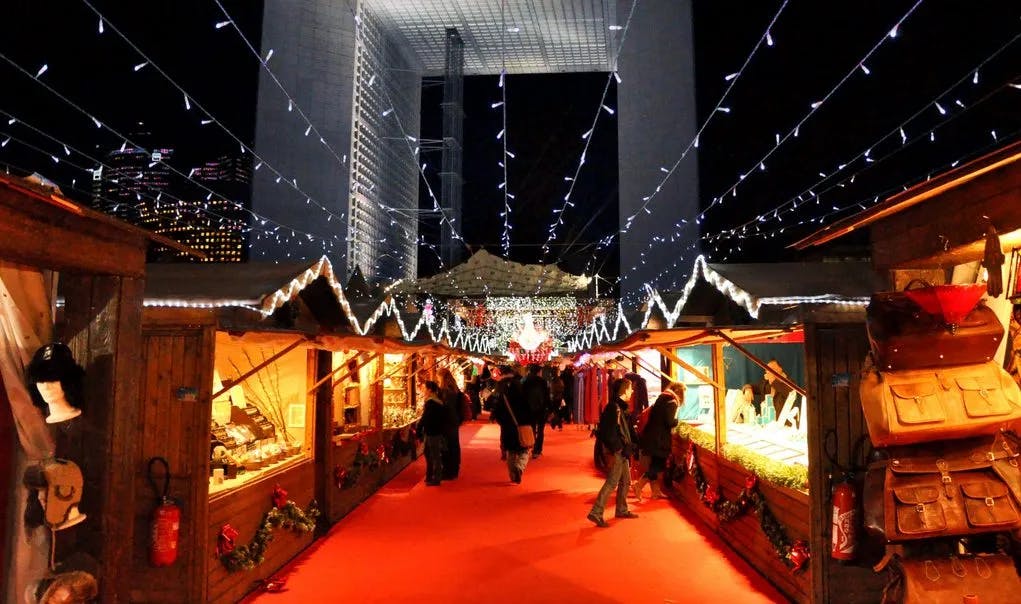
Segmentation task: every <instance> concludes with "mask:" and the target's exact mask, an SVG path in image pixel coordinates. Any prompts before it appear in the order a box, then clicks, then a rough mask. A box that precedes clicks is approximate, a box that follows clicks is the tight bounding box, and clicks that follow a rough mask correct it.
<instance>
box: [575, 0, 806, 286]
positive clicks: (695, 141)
mask: <svg viewBox="0 0 1021 604" xmlns="http://www.w3.org/2000/svg"><path fill="white" fill-rule="evenodd" d="M787 4H788V0H784V2H783V3H782V4H781V5H780V7H779V8H778V9H777V11H776V13H774V15H773V17H772V19H770V21H769V24H768V25H767V26H766V28H765V31H763V33H762V35H761V36H759V38H758V40H757V41H756V42H755V44H754V45H753V47H752V50H751V52H750V53H749V54H748V56H747V57H746V58H745V60H744V62H743V63H742V64H741V67H740V68H739V69H738V70H737V71H736V72H733V73H730V74H728V75H727V76H725V77H724V81H726V82H728V85H727V87H726V89H725V90H724V91H723V94H722V95H721V96H720V99H719V100H718V101H717V102H716V105H715V106H714V107H713V109H712V110H711V111H710V112H709V113H708V115H707V116H706V118H705V120H704V121H703V122H702V124H701V126H699V128H698V130H696V131H695V135H694V136H693V137H692V139H691V140H690V141H689V142H688V144H687V145H686V146H685V148H684V150H683V151H682V152H681V155H680V157H678V158H677V160H676V161H674V163H673V165H671V166H670V168H665V167H661V168H660V172H663V173H664V176H663V177H662V179H661V180H660V182H659V184H658V185H657V186H656V187H655V189H654V190H653V191H652V192H651V193H650V194H649V195H646V196H645V197H643V198H642V201H643V202H644V204H643V206H642V207H641V208H640V209H639V210H638V211H637V212H635V213H634V214H632V215H631V216H629V217H628V219H627V221H626V222H625V226H624V228H623V230H622V231H620V232H614V233H610V234H609V235H607V236H606V237H604V238H603V239H601V240H600V244H601V246H597V247H596V249H595V250H593V255H592V257H591V258H590V259H589V261H588V262H586V264H585V270H584V272H585V274H588V273H589V272H590V269H591V268H592V265H593V263H594V261H595V258H596V255H597V254H598V253H599V251H600V250H601V249H602V248H605V247H607V246H608V245H609V244H610V243H611V242H612V241H613V239H615V238H616V237H618V236H619V235H621V234H624V233H626V232H627V231H629V230H630V228H631V224H632V223H633V222H634V219H635V218H636V217H637V215H638V212H642V211H647V208H648V205H649V204H650V203H651V202H652V199H653V198H654V197H655V196H656V195H657V194H659V192H660V191H661V190H662V187H663V185H664V184H666V181H667V180H669V178H670V177H671V176H672V175H673V174H674V172H675V171H676V170H677V168H678V167H679V166H680V165H681V162H683V161H684V160H685V158H687V157H688V154H689V153H690V152H691V150H692V149H697V148H698V145H699V140H700V138H701V136H702V134H703V132H705V129H706V128H707V127H708V126H709V123H710V122H711V121H712V119H713V118H714V117H716V115H717V114H720V113H730V108H729V107H726V106H724V103H725V102H726V99H727V97H728V96H729V95H730V92H731V90H733V89H734V87H735V86H736V85H737V83H738V81H740V79H741V76H742V75H743V74H744V72H745V70H746V69H747V68H748V65H749V64H750V63H751V62H752V60H753V59H754V58H755V55H756V54H757V53H758V51H759V49H761V48H762V47H763V45H765V46H766V47H773V46H774V44H775V40H774V39H773V34H772V30H773V29H774V27H775V26H776V22H777V21H778V20H779V19H780V15H781V14H783V11H784V9H785V8H787ZM634 9H635V5H634V4H632V6H631V14H629V15H628V23H627V24H626V25H625V29H624V32H625V34H626V32H627V26H628V25H630V20H631V17H632V15H633V13H634ZM622 44H623V41H622ZM619 52H620V49H619V48H618V56H619ZM617 82H618V84H619V83H620V80H619V78H618V80H617ZM607 84H609V82H607ZM597 115H598V112H597ZM590 132H591V131H590ZM582 157H583V158H584V154H583V156H582ZM579 168H580V164H579ZM572 185H573V182H572ZM564 252H566V248H565V249H563V250H561V257H560V258H558V259H557V262H559V261H560V260H562V259H563V253H564Z"/></svg>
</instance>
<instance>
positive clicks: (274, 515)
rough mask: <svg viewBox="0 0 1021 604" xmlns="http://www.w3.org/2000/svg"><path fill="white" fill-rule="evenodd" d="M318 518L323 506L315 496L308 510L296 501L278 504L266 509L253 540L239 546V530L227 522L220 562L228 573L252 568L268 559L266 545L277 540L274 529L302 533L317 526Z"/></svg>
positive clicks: (220, 543) (219, 548) (219, 545)
mask: <svg viewBox="0 0 1021 604" xmlns="http://www.w3.org/2000/svg"><path fill="white" fill-rule="evenodd" d="M318 517H319V507H318V505H317V504H316V502H315V500H314V499H313V500H312V502H311V503H309V504H308V508H307V509H305V510H304V511H303V510H302V509H301V508H299V507H298V506H297V505H296V504H295V503H294V502H293V501H288V502H286V503H285V504H284V505H283V507H277V506H275V505H274V506H273V508H272V509H271V510H270V511H268V512H266V515H265V516H264V517H263V520H262V524H261V525H259V528H258V529H256V531H255V536H254V537H252V541H251V543H249V544H248V545H238V546H235V545H234V537H236V536H237V534H238V533H237V531H236V530H235V529H234V528H233V527H231V526H230V525H229V524H225V525H224V526H223V528H222V529H220V537H219V539H218V542H217V545H216V550H217V553H218V554H219V556H220V562H222V563H223V566H224V567H226V569H227V572H232V573H233V572H237V571H241V570H251V569H253V568H255V567H256V566H258V565H260V564H262V561H263V560H265V558H266V556H265V554H266V548H267V547H268V546H269V542H270V541H272V540H273V531H275V530H276V529H284V530H289V531H292V532H294V533H297V534H299V535H300V534H305V533H310V532H312V530H313V529H315V526H316V518H318Z"/></svg>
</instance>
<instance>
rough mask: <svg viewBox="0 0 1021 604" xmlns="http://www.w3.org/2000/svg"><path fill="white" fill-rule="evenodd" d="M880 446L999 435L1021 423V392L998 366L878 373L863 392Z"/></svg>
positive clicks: (869, 374) (870, 374)
mask: <svg viewBox="0 0 1021 604" xmlns="http://www.w3.org/2000/svg"><path fill="white" fill-rule="evenodd" d="M859 395H860V397H861V405H862V411H863V412H864V415H865V423H866V424H867V426H868V429H869V438H870V439H871V440H872V445H873V446H875V447H888V446H892V445H909V444H914V443H921V442H929V441H934V440H946V439H957V438H968V437H973V436H980V435H983V434H987V435H991V434H996V433H997V432H999V431H1000V430H1003V429H1007V430H1009V429H1013V428H1015V427H1016V426H1017V425H1018V424H1019V423H1021V390H1019V389H1018V385H1017V383H1015V382H1014V380H1013V379H1011V377H1010V374H1008V373H1007V372H1006V371H1004V370H1003V368H1002V367H1000V366H999V364H997V363H996V362H992V361H990V362H988V363H981V364H978V365H958V366H955V367H942V368H933V369H916V370H901V371H876V370H875V368H870V367H866V369H865V370H864V372H863V374H862V380H861V385H860V388H859Z"/></svg>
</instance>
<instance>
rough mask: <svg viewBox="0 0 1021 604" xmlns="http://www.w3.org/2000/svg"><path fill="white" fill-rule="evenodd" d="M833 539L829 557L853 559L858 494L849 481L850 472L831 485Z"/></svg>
mask: <svg viewBox="0 0 1021 604" xmlns="http://www.w3.org/2000/svg"><path fill="white" fill-rule="evenodd" d="M832 499H833V526H832V529H831V532H832V535H833V539H832V543H831V546H830V557H832V558H833V559H834V560H853V559H854V550H855V547H856V546H857V545H858V529H857V526H858V518H857V515H858V494H857V493H856V492H855V490H854V485H853V484H852V483H851V474H844V478H843V480H841V481H840V482H838V483H837V484H836V485H834V486H833V493H832Z"/></svg>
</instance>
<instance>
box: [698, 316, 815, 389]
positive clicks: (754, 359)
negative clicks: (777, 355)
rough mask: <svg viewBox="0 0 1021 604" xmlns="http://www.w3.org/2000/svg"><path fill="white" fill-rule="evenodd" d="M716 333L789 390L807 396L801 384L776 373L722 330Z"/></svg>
mask: <svg viewBox="0 0 1021 604" xmlns="http://www.w3.org/2000/svg"><path fill="white" fill-rule="evenodd" d="M716 335H718V336H720V337H721V338H723V339H724V340H726V341H727V342H728V343H730V345H731V346H733V347H734V348H737V349H738V350H739V351H740V352H741V354H743V355H744V356H746V357H748V360H750V361H751V362H753V363H755V364H756V365H758V366H759V367H762V369H763V371H767V372H769V373H771V374H772V375H773V377H775V378H776V379H778V380H780V381H781V382H783V383H784V384H786V385H787V387H788V388H790V389H791V390H793V391H795V392H797V393H798V394H800V395H801V396H806V397H807V396H808V392H807V391H806V390H805V389H804V388H802V387H801V386H798V385H797V384H795V383H794V382H792V381H791V380H790V378H788V377H787V376H785V375H783V374H781V373H778V372H777V371H776V370H775V369H773V368H772V367H770V366H769V365H767V364H766V363H765V362H763V361H762V359H760V358H758V357H757V356H755V355H754V354H752V353H751V351H749V350H748V349H747V348H745V347H744V346H741V345H740V344H738V343H737V342H735V341H734V339H733V338H731V337H730V336H728V335H727V334H725V333H723V332H722V331H717V332H716Z"/></svg>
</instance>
